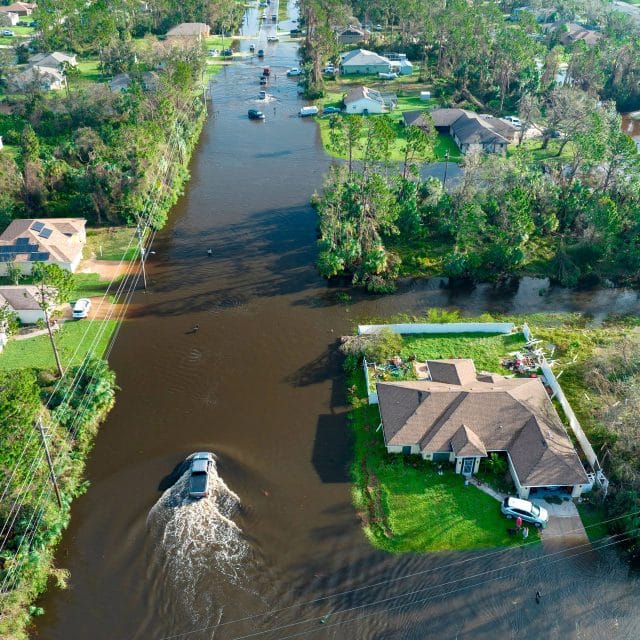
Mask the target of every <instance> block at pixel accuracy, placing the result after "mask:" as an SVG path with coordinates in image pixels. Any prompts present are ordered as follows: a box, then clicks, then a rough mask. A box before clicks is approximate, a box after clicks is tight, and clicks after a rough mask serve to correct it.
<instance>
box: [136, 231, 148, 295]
mask: <svg viewBox="0 0 640 640" xmlns="http://www.w3.org/2000/svg"><path fill="white" fill-rule="evenodd" d="M138 247H139V248H140V264H141V265H142V283H143V284H144V290H145V291H146V290H147V270H146V269H145V266H144V263H145V260H146V256H145V251H144V247H143V246H142V229H140V228H138Z"/></svg>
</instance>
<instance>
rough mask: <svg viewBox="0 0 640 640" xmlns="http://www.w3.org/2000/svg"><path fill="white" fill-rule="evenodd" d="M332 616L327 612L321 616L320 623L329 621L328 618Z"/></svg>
mask: <svg viewBox="0 0 640 640" xmlns="http://www.w3.org/2000/svg"><path fill="white" fill-rule="evenodd" d="M330 617H331V614H330V613H326V614H325V615H323V616H322V618H320V624H325V622H327V620H328V619H329V618H330Z"/></svg>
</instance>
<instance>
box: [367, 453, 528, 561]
mask: <svg viewBox="0 0 640 640" xmlns="http://www.w3.org/2000/svg"><path fill="white" fill-rule="evenodd" d="M414 464H415V465H416V466H415V467H414V466H413V465H414ZM378 479H379V480H380V484H381V487H382V496H383V502H384V505H385V509H386V511H387V513H388V522H389V526H390V527H391V529H392V531H393V533H394V536H393V537H392V538H389V539H388V544H387V545H385V547H386V549H387V550H388V551H403V552H406V551H417V552H425V551H447V550H450V549H482V548H494V547H506V546H510V545H513V544H522V538H520V537H515V536H510V535H509V534H508V533H507V529H508V528H509V527H511V526H513V525H512V523H510V522H509V521H508V520H507V519H506V518H505V517H504V516H503V515H502V513H501V512H500V503H499V502H498V501H497V500H495V499H494V498H492V497H491V496H488V495H487V494H486V493H483V492H482V491H480V490H479V489H478V488H477V487H474V486H473V485H469V486H467V487H465V485H464V478H463V477H462V476H461V475H460V474H457V473H455V472H453V471H449V470H447V471H445V472H444V474H443V475H441V476H439V475H438V473H437V472H436V470H435V469H434V468H433V466H432V465H427V463H425V462H423V461H420V462H415V463H412V461H411V458H408V459H407V460H404V459H403V458H402V456H398V459H397V460H395V461H393V462H392V463H391V464H385V465H381V467H380V468H379V469H378ZM536 538H537V539H539V537H538V534H537V532H535V528H534V527H531V528H530V536H529V540H528V542H533V540H534V539H536Z"/></svg>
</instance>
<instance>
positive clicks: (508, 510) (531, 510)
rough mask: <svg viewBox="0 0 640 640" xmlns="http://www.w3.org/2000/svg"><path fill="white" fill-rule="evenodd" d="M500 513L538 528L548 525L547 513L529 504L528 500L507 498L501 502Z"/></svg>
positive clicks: (531, 503)
mask: <svg viewBox="0 0 640 640" xmlns="http://www.w3.org/2000/svg"><path fill="white" fill-rule="evenodd" d="M500 511H502V513H504V515H505V516H507V518H517V517H518V516H519V517H520V518H522V519H523V520H525V521H526V522H530V523H531V524H533V525H535V526H536V527H538V528H544V527H546V526H547V524H548V523H549V513H548V512H547V510H546V509H543V508H542V507H539V506H538V505H536V504H533V502H529V500H521V499H520V498H513V497H511V496H508V497H506V498H505V499H504V500H503V502H502V506H501V507H500Z"/></svg>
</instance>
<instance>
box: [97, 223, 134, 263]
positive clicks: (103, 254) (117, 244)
mask: <svg viewBox="0 0 640 640" xmlns="http://www.w3.org/2000/svg"><path fill="white" fill-rule="evenodd" d="M134 231H135V228H134V227H108V228H106V229H90V230H88V231H87V244H86V249H85V256H86V257H89V256H91V255H94V256H95V257H96V259H98V260H118V261H120V260H122V259H124V260H135V259H136V258H137V257H138V242H137V241H135V240H134V241H133V242H131V239H132V238H133V235H134Z"/></svg>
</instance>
